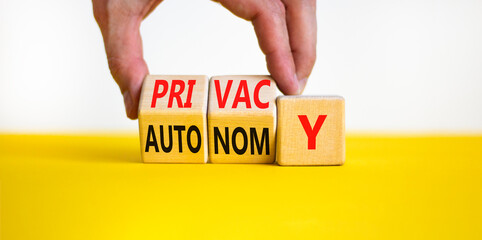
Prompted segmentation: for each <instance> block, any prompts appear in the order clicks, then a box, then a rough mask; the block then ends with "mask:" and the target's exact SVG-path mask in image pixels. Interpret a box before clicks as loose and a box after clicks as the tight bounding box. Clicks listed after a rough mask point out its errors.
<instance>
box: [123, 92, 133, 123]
mask: <svg viewBox="0 0 482 240" xmlns="http://www.w3.org/2000/svg"><path fill="white" fill-rule="evenodd" d="M122 95H123V96H124V105H125V107H126V115H127V116H128V117H129V113H130V112H131V110H132V104H133V103H132V98H131V95H130V93H129V91H125V92H124V94H122Z"/></svg>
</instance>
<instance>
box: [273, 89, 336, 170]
mask: <svg viewBox="0 0 482 240" xmlns="http://www.w3.org/2000/svg"><path fill="white" fill-rule="evenodd" d="M277 107H278V129H277V142H276V161H277V162H278V164H279V165H342V164H343V163H344V162H345V100H344V99H343V98H342V97H339V96H281V97H278V99H277ZM308 136H310V137H308Z"/></svg>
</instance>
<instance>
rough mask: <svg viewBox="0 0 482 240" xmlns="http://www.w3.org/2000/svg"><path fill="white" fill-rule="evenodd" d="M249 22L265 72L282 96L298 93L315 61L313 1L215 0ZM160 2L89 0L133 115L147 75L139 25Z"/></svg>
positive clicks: (116, 77)
mask: <svg viewBox="0 0 482 240" xmlns="http://www.w3.org/2000/svg"><path fill="white" fill-rule="evenodd" d="M217 1H218V2H219V3H221V4H222V5H223V6H224V7H226V8H227V9H228V10H229V11H231V12H232V13H233V14H235V15H236V16H238V17H241V18H243V19H246V20H249V21H252V23H253V26H254V29H255V32H256V35H257V37H258V42H259V46H260V48H261V50H262V51H263V53H264V54H265V55H266V62H267V66H268V70H269V72H270V73H271V75H272V77H273V78H274V80H275V81H276V82H277V85H278V87H279V89H280V90H281V91H282V92H283V93H284V94H299V93H301V92H302V91H303V88H304V86H305V84H306V81H307V79H308V76H309V75H310V73H311V70H312V68H313V65H314V63H315V59H316V0H217ZM161 2H162V0H93V1H92V3H93V9H94V17H95V19H96V21H97V23H98V25H99V27H100V29H101V32H102V36H103V38H104V46H105V50H106V54H107V59H108V63H109V68H110V71H111V74H112V76H113V77H114V79H115V81H116V82H117V84H118V85H119V88H120V90H121V92H122V94H123V96H124V104H125V108H126V114H127V116H128V117H129V118H131V119H136V118H137V110H138V105H139V97H140V92H141V86H142V81H143V79H144V77H145V76H146V75H147V74H148V73H149V71H148V69H147V64H146V62H145V61H144V58H143V54H142V40H141V36H140V31H139V27H140V24H141V22H142V20H143V19H144V18H146V17H147V15H149V13H150V12H152V11H153V10H154V9H155V8H156V6H158V5H159V3H161Z"/></svg>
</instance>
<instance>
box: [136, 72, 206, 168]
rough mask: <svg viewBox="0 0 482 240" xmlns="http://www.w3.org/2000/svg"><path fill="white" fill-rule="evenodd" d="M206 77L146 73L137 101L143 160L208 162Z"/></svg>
mask: <svg viewBox="0 0 482 240" xmlns="http://www.w3.org/2000/svg"><path fill="white" fill-rule="evenodd" d="M207 94H208V79H207V76H203V75H195V76H183V75H179V76H176V75H149V76H147V77H146V78H145V79H144V83H143V85H142V93H141V98H140V102H139V137H140V140H141V156H142V160H143V161H144V162H157V163H205V162H206V161H207V159H208V158H207V153H208V149H207V120H206V113H207V99H208V95H207Z"/></svg>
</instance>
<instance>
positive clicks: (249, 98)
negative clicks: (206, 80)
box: [208, 76, 277, 163]
mask: <svg viewBox="0 0 482 240" xmlns="http://www.w3.org/2000/svg"><path fill="white" fill-rule="evenodd" d="M276 89H277V88H276V83H275V82H274V81H273V79H272V78H271V77H269V76H215V77H212V78H211V81H210V88H209V108H208V129H209V130H208V131H209V159H210V161H211V162H212V163H273V162H274V160H275V157H274V156H275V132H276V116H275V114H276V105H275V100H276V94H277V93H276Z"/></svg>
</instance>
